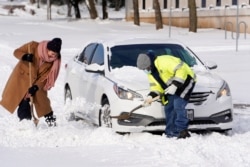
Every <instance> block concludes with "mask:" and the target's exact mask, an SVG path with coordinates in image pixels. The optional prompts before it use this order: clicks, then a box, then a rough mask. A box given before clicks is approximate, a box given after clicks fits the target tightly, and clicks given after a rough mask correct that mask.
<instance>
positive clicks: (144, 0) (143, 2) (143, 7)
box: [142, 0, 146, 9]
mask: <svg viewBox="0 0 250 167" xmlns="http://www.w3.org/2000/svg"><path fill="white" fill-rule="evenodd" d="M142 9H146V0H143V1H142Z"/></svg>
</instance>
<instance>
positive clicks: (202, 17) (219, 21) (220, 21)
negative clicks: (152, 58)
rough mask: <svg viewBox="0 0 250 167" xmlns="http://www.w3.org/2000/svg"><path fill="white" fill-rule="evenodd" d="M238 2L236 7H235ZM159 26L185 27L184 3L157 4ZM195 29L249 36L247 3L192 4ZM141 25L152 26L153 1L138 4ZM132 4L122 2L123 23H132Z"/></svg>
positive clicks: (212, 0) (204, 0) (165, 0)
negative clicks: (195, 11) (193, 6)
mask: <svg viewBox="0 0 250 167" xmlns="http://www.w3.org/2000/svg"><path fill="white" fill-rule="evenodd" d="M237 1H238V4H237ZM159 3H160V7H161V13H162V18H163V24H165V25H172V26H177V27H184V28H187V27H189V8H188V0H159ZM196 7H197V18H198V25H197V27H198V28H217V29H225V30H228V31H236V30H237V28H238V29H239V32H242V33H244V32H245V33H250V29H248V24H249V23H250V0H196ZM139 14H140V21H141V22H148V23H154V22H155V13H154V9H153V0H139ZM133 19H134V11H133V1H126V20H127V21H133Z"/></svg>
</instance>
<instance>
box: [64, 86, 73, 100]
mask: <svg viewBox="0 0 250 167" xmlns="http://www.w3.org/2000/svg"><path fill="white" fill-rule="evenodd" d="M68 100H72V95H71V91H70V90H69V88H66V90H65V102H67V101H68Z"/></svg>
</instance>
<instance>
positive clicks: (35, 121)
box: [28, 45, 39, 126]
mask: <svg viewBox="0 0 250 167" xmlns="http://www.w3.org/2000/svg"><path fill="white" fill-rule="evenodd" d="M28 52H29V53H30V45H29V46H28ZM29 85H30V87H32V71H31V62H29ZM30 112H31V116H32V117H33V121H34V124H35V126H37V125H38V122H39V119H38V118H37V117H36V116H35V114H34V110H33V97H32V96H30Z"/></svg>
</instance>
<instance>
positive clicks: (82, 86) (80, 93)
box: [72, 43, 97, 99]
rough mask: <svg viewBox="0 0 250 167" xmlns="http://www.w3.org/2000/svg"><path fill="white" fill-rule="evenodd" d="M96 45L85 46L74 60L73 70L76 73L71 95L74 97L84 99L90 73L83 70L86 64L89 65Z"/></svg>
mask: <svg viewBox="0 0 250 167" xmlns="http://www.w3.org/2000/svg"><path fill="white" fill-rule="evenodd" d="M96 46H97V44H96V43H90V44H89V45H87V46H86V47H85V48H84V49H83V51H82V52H81V53H80V55H79V56H78V58H77V60H76V64H75V67H73V68H74V70H75V71H76V73H75V74H74V75H75V77H74V78H75V79H74V82H75V83H74V85H75V87H74V91H73V92H72V94H74V97H83V98H85V99H86V98H87V97H86V88H87V85H88V78H91V75H92V74H91V73H87V72H86V71H85V68H86V66H87V65H88V64H90V62H91V59H92V56H93V53H94V51H95V49H96Z"/></svg>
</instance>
